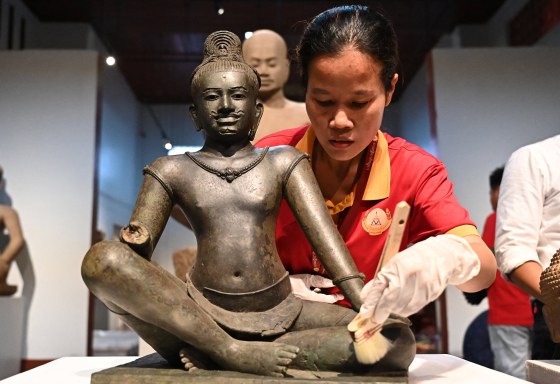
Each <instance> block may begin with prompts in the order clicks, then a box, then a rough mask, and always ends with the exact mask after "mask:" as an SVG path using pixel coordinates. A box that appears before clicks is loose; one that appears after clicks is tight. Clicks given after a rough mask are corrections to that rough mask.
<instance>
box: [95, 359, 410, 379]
mask: <svg viewBox="0 0 560 384" xmlns="http://www.w3.org/2000/svg"><path fill="white" fill-rule="evenodd" d="M407 376H408V375H407V374H406V373H397V374H387V375H384V376H380V375H379V374H376V375H375V376H373V375H372V376H363V375H360V376H357V375H352V374H343V373H339V372H328V371H322V372H311V371H301V370H295V369H290V370H288V372H287V377H284V378H277V377H268V376H259V375H252V374H246V373H241V372H232V371H215V370H214V371H209V370H204V369H199V370H196V371H193V372H190V373H186V372H185V371H184V370H182V369H178V368H175V367H170V366H169V365H168V364H167V362H166V361H165V360H164V359H163V358H162V357H161V356H160V355H158V354H157V353H153V354H151V355H148V356H144V357H141V358H139V359H137V360H134V361H132V362H130V363H127V364H124V365H121V366H118V367H113V368H109V369H105V370H102V371H100V372H96V373H94V374H93V375H92V377H91V384H151V383H158V384H181V383H224V382H227V383H232V384H236V383H239V384H257V383H262V384H280V383H290V382H297V383H298V384H299V383H301V384H311V383H317V382H321V383H341V382H344V383H369V384H372V383H374V384H386V383H387V384H390V383H391V384H392V383H407V382H408V377H407Z"/></svg>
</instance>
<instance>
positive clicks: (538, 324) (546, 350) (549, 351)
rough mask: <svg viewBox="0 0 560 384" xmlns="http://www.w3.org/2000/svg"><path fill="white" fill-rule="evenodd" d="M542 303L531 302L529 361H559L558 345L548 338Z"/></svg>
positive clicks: (559, 346)
mask: <svg viewBox="0 0 560 384" xmlns="http://www.w3.org/2000/svg"><path fill="white" fill-rule="evenodd" d="M542 307H543V303H541V302H540V301H538V300H533V317H534V319H535V324H534V325H533V348H532V351H531V359H533V360H558V359H560V343H555V342H553V341H552V339H551V338H550V332H549V330H548V327H547V326H546V322H545V320H544V316H543V313H542Z"/></svg>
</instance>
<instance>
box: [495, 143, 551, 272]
mask: <svg viewBox="0 0 560 384" xmlns="http://www.w3.org/2000/svg"><path fill="white" fill-rule="evenodd" d="M542 167H543V164H541V160H540V158H539V157H538V156H534V155H532V154H531V151H530V149H529V148H521V149H519V150H517V151H515V152H514V153H513V154H512V155H511V157H510V158H509V160H508V162H507V163H506V167H505V170H504V176H503V178H502V183H501V185H500V196H499V199H498V210H497V220H496V243H495V251H496V259H497V262H498V267H499V269H500V271H501V272H502V273H503V274H505V275H507V274H509V273H511V272H512V271H513V270H514V269H516V268H517V267H519V266H520V265H522V264H524V263H526V262H528V261H535V262H537V263H540V260H539V257H538V254H537V244H538V241H539V230H540V228H541V219H542V214H543V204H544V194H543V175H542V172H541V171H540V169H543V168H542Z"/></svg>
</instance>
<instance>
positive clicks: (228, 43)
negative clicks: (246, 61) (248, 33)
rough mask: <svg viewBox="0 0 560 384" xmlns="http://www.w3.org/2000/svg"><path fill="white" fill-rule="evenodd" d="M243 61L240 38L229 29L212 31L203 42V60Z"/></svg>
mask: <svg viewBox="0 0 560 384" xmlns="http://www.w3.org/2000/svg"><path fill="white" fill-rule="evenodd" d="M216 59H220V60H234V61H243V56H242V55H241V40H239V37H237V35H236V34H235V33H232V32H229V31H216V32H212V33H211V34H210V35H208V37H207V38H206V41H205V42H204V61H211V60H216Z"/></svg>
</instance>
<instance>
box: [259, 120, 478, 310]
mask: <svg viewBox="0 0 560 384" xmlns="http://www.w3.org/2000/svg"><path fill="white" fill-rule="evenodd" d="M314 142H315V135H314V132H313V129H312V128H311V126H303V127H299V128H294V129H288V130H284V131H280V132H277V133H273V134H271V135H269V136H266V137H264V138H263V139H261V140H260V141H259V142H258V143H257V144H256V145H257V146H259V147H264V146H267V145H268V146H274V145H283V144H287V145H291V146H295V147H296V148H298V149H299V150H301V151H302V152H306V153H308V154H310V155H311V154H312V152H313V145H314ZM363 172H364V174H362V175H361V181H359V182H358V185H357V186H355V188H354V191H353V192H351V193H350V194H349V195H348V196H346V198H345V199H343V201H342V202H335V203H336V204H333V203H331V202H328V201H327V206H328V207H329V208H330V211H331V214H332V215H337V220H336V222H337V226H338V228H339V231H340V233H341V234H342V237H343V238H344V240H345V242H346V246H347V247H348V249H349V251H350V254H351V255H352V257H353V258H354V261H355V262H356V266H357V267H358V270H359V271H360V272H363V273H365V275H366V282H367V281H369V280H371V279H372V277H373V275H374V273H375V269H376V267H377V263H378V262H379V257H380V256H381V252H382V250H383V246H384V245H385V239H386V237H387V232H388V231H387V230H388V229H389V225H390V224H391V217H392V215H393V212H394V209H395V206H396V205H397V204H398V203H399V202H401V201H403V200H404V201H406V202H407V203H408V204H409V205H410V207H411V212H410V216H409V219H408V224H407V228H406V230H405V232H404V236H403V241H402V244H401V249H404V248H406V246H407V245H408V244H411V243H416V242H418V241H421V240H423V239H426V238H427V237H430V236H435V235H438V234H443V233H453V234H456V235H458V236H466V235H469V234H478V232H477V231H476V228H475V227H474V223H473V222H472V221H471V220H470V218H469V214H468V212H467V211H466V210H465V209H464V208H463V207H462V206H461V205H459V202H458V201H457V199H456V198H455V195H454V194H453V185H452V183H451V181H449V179H448V178H447V171H446V170H445V167H444V165H443V163H442V162H441V161H439V160H438V159H437V158H435V157H434V156H432V155H430V154H429V153H427V152H425V151H424V150H422V149H421V148H420V147H418V146H416V145H414V144H411V143H409V142H407V141H405V140H403V139H401V138H396V137H392V136H390V135H389V134H387V133H382V132H379V133H378V140H377V147H376V148H375V155H374V157H373V162H372V163H371V166H370V167H369V169H368V167H364V171H363ZM360 183H361V185H360ZM276 243H277V247H278V252H279V254H280V257H281V259H282V262H283V263H284V266H285V267H286V269H287V270H288V271H289V272H290V273H292V274H296V273H318V272H319V273H321V274H323V275H325V276H326V274H325V272H324V270H323V269H322V268H317V267H318V265H317V263H316V262H314V261H315V260H316V258H315V257H314V254H313V251H312V249H311V246H310V245H309V243H308V242H307V239H306V237H305V235H304V233H303V231H302V230H301V228H300V227H299V225H298V223H297V222H296V219H295V218H294V216H293V214H292V212H291V210H290V208H289V207H288V205H287V204H286V203H285V202H283V204H282V207H281V209H280V215H279V218H278V223H277V228H276ZM314 259H315V260H314ZM314 267H315V270H314ZM319 267H320V266H319ZM340 304H344V305H348V304H347V303H340Z"/></svg>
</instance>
